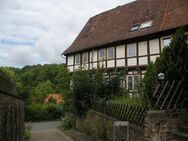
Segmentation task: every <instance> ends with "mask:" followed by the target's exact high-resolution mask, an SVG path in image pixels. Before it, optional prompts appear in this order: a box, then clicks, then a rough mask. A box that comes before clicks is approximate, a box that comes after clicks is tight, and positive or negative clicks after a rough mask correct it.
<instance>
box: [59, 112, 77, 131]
mask: <svg viewBox="0 0 188 141" xmlns="http://www.w3.org/2000/svg"><path fill="white" fill-rule="evenodd" d="M75 122H76V119H75V117H74V115H73V114H69V115H67V116H66V117H65V118H64V119H63V120H62V124H61V127H62V128H63V129H65V130H69V129H71V128H74V127H75Z"/></svg>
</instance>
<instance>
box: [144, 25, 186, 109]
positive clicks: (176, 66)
mask: <svg viewBox="0 0 188 141" xmlns="http://www.w3.org/2000/svg"><path fill="white" fill-rule="evenodd" d="M187 60H188V44H187V36H186V35H185V31H184V28H181V29H179V30H177V32H176V33H175V35H173V40H172V42H171V43H170V46H169V47H165V48H164V49H163V52H162V53H161V55H160V58H157V60H156V62H155V63H151V64H150V65H149V66H148V67H147V72H146V74H145V77H144V93H145V96H146V98H147V99H148V101H149V105H150V106H152V105H153V103H154V102H153V99H152V94H153V91H154V89H155V87H156V84H157V74H158V73H161V72H162V73H164V74H165V79H166V80H169V81H173V80H176V81H180V80H181V79H182V78H184V80H185V82H184V83H185V84H186V85H187V84H188V78H187V74H188V61H187ZM186 87H187V86H186Z"/></svg>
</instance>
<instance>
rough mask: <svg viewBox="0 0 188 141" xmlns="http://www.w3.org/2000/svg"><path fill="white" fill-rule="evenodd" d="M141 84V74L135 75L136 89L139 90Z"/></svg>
mask: <svg viewBox="0 0 188 141" xmlns="http://www.w3.org/2000/svg"><path fill="white" fill-rule="evenodd" d="M139 85H140V80H139V76H134V90H138V89H139Z"/></svg>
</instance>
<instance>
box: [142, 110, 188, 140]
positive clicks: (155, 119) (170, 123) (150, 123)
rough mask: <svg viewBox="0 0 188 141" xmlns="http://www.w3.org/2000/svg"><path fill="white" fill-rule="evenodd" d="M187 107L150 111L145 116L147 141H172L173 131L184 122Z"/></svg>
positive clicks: (187, 111)
mask: <svg viewBox="0 0 188 141" xmlns="http://www.w3.org/2000/svg"><path fill="white" fill-rule="evenodd" d="M185 113H188V110H185V109H175V110H160V111H148V112H147V115H146V118H145V138H146V141H171V140H172V139H173V137H174V136H173V132H174V131H175V130H176V129H177V128H178V127H179V126H181V125H182V124H183V120H184V119H185V118H186V117H185V116H184V115H185Z"/></svg>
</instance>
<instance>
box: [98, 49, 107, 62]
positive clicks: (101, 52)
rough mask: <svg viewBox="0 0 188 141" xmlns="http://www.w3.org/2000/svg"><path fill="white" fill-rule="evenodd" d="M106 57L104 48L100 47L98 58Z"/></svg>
mask: <svg viewBox="0 0 188 141" xmlns="http://www.w3.org/2000/svg"><path fill="white" fill-rule="evenodd" d="M105 58H106V53H105V49H100V50H99V59H100V60H103V59H105Z"/></svg>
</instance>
